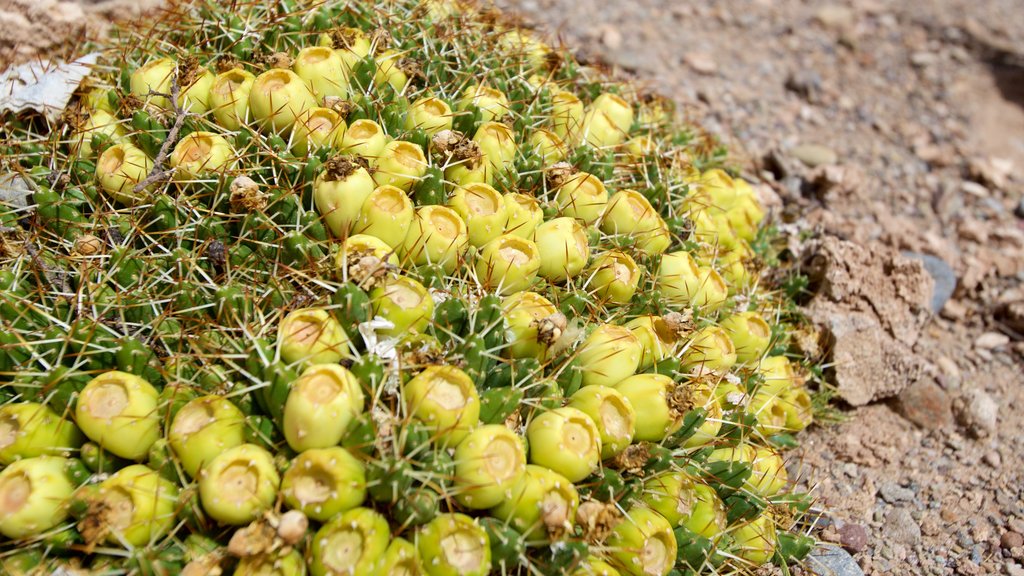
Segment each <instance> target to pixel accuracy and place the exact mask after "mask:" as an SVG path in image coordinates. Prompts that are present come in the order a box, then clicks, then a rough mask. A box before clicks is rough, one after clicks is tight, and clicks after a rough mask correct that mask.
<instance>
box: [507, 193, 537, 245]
mask: <svg viewBox="0 0 1024 576" xmlns="http://www.w3.org/2000/svg"><path fill="white" fill-rule="evenodd" d="M502 203H503V204H504V205H505V233H506V234H515V235H516V236H519V237H520V238H526V239H527V240H533V239H534V238H535V236H536V231H537V227H538V226H540V224H541V222H543V221H544V211H543V210H541V208H540V204H539V203H538V202H537V199H536V198H534V197H533V196H528V195H526V194H520V193H518V192H509V193H507V194H505V195H504V196H503V197H502Z"/></svg>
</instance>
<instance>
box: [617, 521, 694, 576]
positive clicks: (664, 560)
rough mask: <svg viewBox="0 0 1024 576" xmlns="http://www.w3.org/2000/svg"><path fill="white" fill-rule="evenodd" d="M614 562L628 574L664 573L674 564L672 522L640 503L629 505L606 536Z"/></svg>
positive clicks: (660, 575) (664, 575)
mask: <svg viewBox="0 0 1024 576" xmlns="http://www.w3.org/2000/svg"><path fill="white" fill-rule="evenodd" d="M607 545H608V547H609V548H610V549H611V550H612V553H611V556H612V560H613V561H614V564H615V566H616V567H617V568H619V570H621V571H622V572H623V573H624V574H628V575H629V576H667V575H668V573H669V572H671V571H672V569H673V568H674V567H675V564H676V554H677V543H676V537H675V534H674V533H673V532H672V525H671V524H669V523H668V520H665V518H664V517H662V516H661V514H658V513H657V512H655V511H654V510H651V509H650V508H647V507H644V506H637V507H634V508H631V509H630V510H629V511H627V512H626V518H625V519H623V520H622V521H621V522H619V523H618V524H616V525H615V528H613V529H612V534H611V536H609V537H608V542H607Z"/></svg>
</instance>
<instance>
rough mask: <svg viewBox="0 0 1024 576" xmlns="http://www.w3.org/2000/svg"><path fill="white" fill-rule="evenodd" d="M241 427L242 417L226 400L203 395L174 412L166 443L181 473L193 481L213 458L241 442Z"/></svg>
mask: <svg viewBox="0 0 1024 576" xmlns="http://www.w3.org/2000/svg"><path fill="white" fill-rule="evenodd" d="M245 426H246V424H245V414H243V413H242V411H241V410H239V409H238V408H237V407H236V406H235V405H234V404H232V403H231V401H230V400H228V399H226V398H223V397H220V396H203V397H200V398H196V399H195V400H192V401H190V402H189V403H188V404H185V405H184V406H182V407H181V409H180V410H178V412H177V414H175V415H174V420H173V421H172V422H171V426H170V428H169V429H168V430H167V440H168V442H169V444H170V446H171V450H173V451H174V454H175V455H176V456H177V457H178V461H179V462H181V467H182V468H184V469H185V473H186V474H188V475H189V476H190V477H191V478H195V477H196V476H197V475H198V474H199V471H200V470H201V469H202V467H203V466H204V465H206V464H207V463H209V462H210V461H211V460H213V457H214V456H216V455H217V454H220V453H221V452H223V451H224V450H226V449H228V448H232V447H234V446H240V445H242V444H244V443H245Z"/></svg>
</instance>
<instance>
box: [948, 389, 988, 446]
mask: <svg viewBox="0 0 1024 576" xmlns="http://www.w3.org/2000/svg"><path fill="white" fill-rule="evenodd" d="M953 411H954V413H955V414H956V417H957V420H958V421H959V422H960V424H961V425H962V426H963V427H964V428H966V429H967V433H968V434H970V435H971V436H973V437H975V438H986V437H988V436H991V435H992V434H994V433H995V431H996V424H997V421H998V417H999V404H998V403H997V402H996V401H995V400H994V399H993V398H992V397H991V396H989V394H988V393H987V392H985V391H984V390H982V389H980V388H975V389H973V390H969V391H967V392H966V393H965V394H963V395H962V396H960V397H959V398H957V399H956V402H954V404H953Z"/></svg>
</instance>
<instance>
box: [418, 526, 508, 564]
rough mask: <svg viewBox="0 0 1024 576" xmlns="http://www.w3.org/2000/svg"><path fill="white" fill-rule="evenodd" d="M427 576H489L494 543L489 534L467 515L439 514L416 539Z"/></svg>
mask: <svg viewBox="0 0 1024 576" xmlns="http://www.w3.org/2000/svg"><path fill="white" fill-rule="evenodd" d="M416 550H417V552H419V556H420V560H421V564H422V567H423V574H425V575H426V576H487V574H490V573H491V543H490V539H489V537H488V536H487V531H486V530H485V529H484V528H483V527H482V526H480V525H479V524H478V523H477V522H476V521H475V520H474V519H472V518H470V517H469V516H466V515H464V514H455V513H448V514H439V515H438V516H437V517H436V518H434V519H433V520H431V521H430V522H429V523H428V524H427V525H426V526H424V527H423V528H422V529H421V530H420V532H419V536H418V538H417V539H416Z"/></svg>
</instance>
